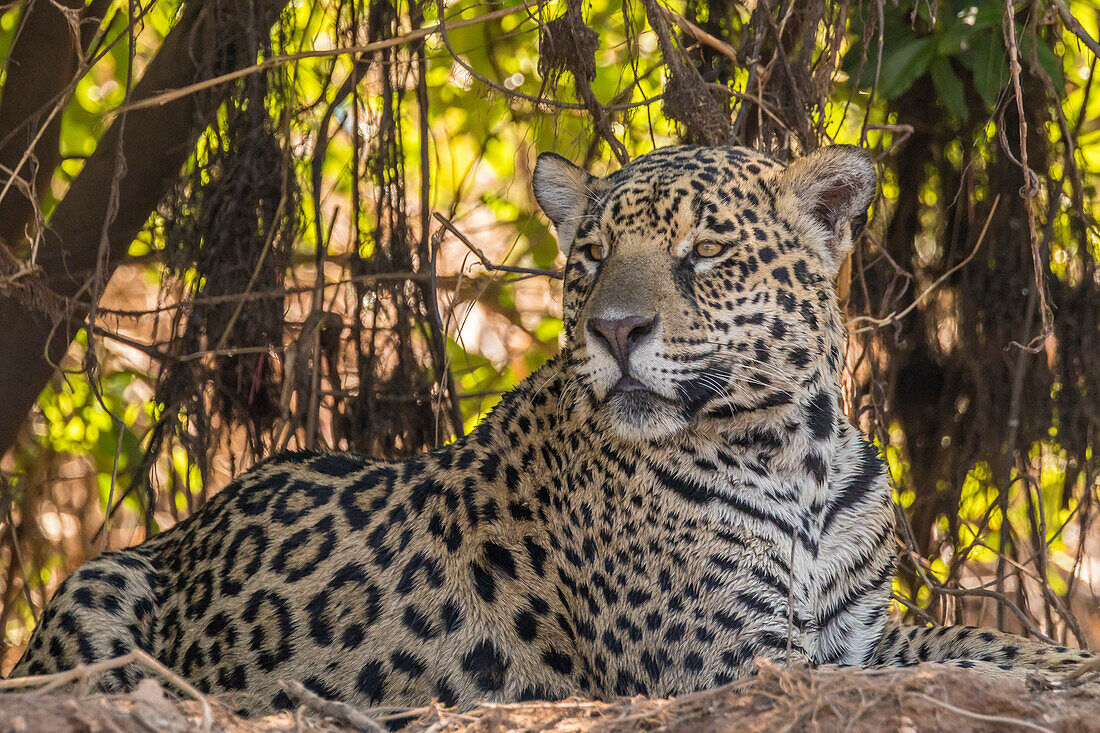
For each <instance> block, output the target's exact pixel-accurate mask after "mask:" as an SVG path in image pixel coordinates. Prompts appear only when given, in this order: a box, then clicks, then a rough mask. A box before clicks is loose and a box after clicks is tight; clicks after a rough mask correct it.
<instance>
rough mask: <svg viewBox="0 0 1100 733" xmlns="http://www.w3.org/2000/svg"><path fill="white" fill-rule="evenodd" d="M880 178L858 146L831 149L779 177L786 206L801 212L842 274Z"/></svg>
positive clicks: (814, 154) (821, 150) (797, 213)
mask: <svg viewBox="0 0 1100 733" xmlns="http://www.w3.org/2000/svg"><path fill="white" fill-rule="evenodd" d="M876 182H877V177H876V174H875V165H874V163H872V162H871V156H870V155H868V154H867V151H865V150H864V149H863V148H859V147H856V146H855V145H830V146H828V147H824V148H818V149H817V150H815V151H814V152H812V153H810V154H809V155H806V156H804V157H802V158H799V159H798V160H796V161H795V162H793V163H791V164H790V165H789V166H787V169H786V170H784V171H783V172H782V173H780V174H779V185H780V191H781V194H780V201H781V205H783V204H786V205H787V206H790V207H792V208H794V209H795V211H794V212H791V213H794V215H795V216H797V217H799V218H800V219H801V220H802V221H803V222H805V223H806V224H808V225H809V228H810V230H811V232H812V233H813V234H816V235H818V236H817V237H815V238H818V239H819V240H820V241H821V242H822V243H823V244H824V245H825V250H826V251H825V252H824V254H825V255H826V259H827V261H829V262H830V264H831V265H832V266H833V268H834V270H839V269H840V266H841V264H842V263H843V262H844V258H845V257H846V256H847V255H848V252H849V251H850V250H851V249H852V243H853V242H854V241H855V239H856V238H857V237H858V236H859V234H860V232H862V231H863V227H864V225H865V224H866V223H867V207H868V206H870V205H871V201H872V200H873V199H874V197H875V190H876Z"/></svg>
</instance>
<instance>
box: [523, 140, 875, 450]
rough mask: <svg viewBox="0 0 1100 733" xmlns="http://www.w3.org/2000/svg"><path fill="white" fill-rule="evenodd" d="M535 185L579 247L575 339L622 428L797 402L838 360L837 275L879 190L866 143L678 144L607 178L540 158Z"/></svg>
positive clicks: (571, 342) (572, 300) (662, 433)
mask: <svg viewBox="0 0 1100 733" xmlns="http://www.w3.org/2000/svg"><path fill="white" fill-rule="evenodd" d="M533 185H534V191H535V196H536V198H537V200H538V202H539V205H540V206H541V207H542V209H543V211H545V212H546V215H547V216H549V217H550V219H551V220H552V221H553V222H554V225H555V227H556V229H557V235H558V244H559V246H560V247H561V249H562V251H563V252H564V253H565V254H566V255H567V264H566V271H565V297H564V299H565V303H564V311H565V338H566V345H565V349H566V350H567V351H568V352H569V358H571V359H572V360H573V361H574V362H575V363H576V364H577V369H578V371H579V376H580V377H581V379H582V380H583V381H584V382H585V383H586V384H587V386H588V387H589V388H590V389H591V391H592V393H593V394H594V396H595V398H596V400H597V401H598V402H599V403H600V406H601V407H600V409H601V412H602V413H603V415H604V417H605V418H606V419H607V420H608V421H609V423H610V425H611V426H612V428H613V429H614V430H615V431H616V432H617V433H618V434H619V435H620V436H621V437H623V438H626V439H635V440H642V439H658V438H662V437H667V436H670V435H673V434H675V433H677V432H679V431H681V430H683V429H684V428H685V427H687V425H689V424H690V423H691V422H692V421H693V420H696V419H700V418H704V417H718V418H721V417H723V416H733V415H737V414H742V413H752V412H754V411H758V410H766V409H768V408H773V407H778V406H780V405H784V404H787V403H790V402H794V401H799V400H801V399H802V398H803V393H804V392H806V391H807V390H809V389H811V388H812V387H813V385H815V384H816V383H818V382H820V380H821V378H822V376H823V375H826V374H827V373H829V372H834V373H835V372H836V371H838V370H839V368H840V362H841V351H842V344H843V328H842V325H841V321H840V313H839V309H838V307H837V304H836V295H835V290H834V285H833V283H834V279H835V277H836V275H837V271H838V269H839V268H840V266H841V263H842V262H843V261H844V258H845V256H846V255H847V254H848V251H849V250H850V249H851V247H852V241H853V238H854V237H855V236H858V233H859V230H860V229H861V228H862V226H863V224H864V222H865V221H866V211H867V207H868V205H869V204H870V202H871V199H872V197H873V195H874V192H875V169H874V166H873V164H872V163H871V160H870V158H869V156H868V155H867V154H866V153H865V152H864V151H863V150H861V149H859V148H856V147H852V146H847V145H835V146H831V147H825V148H821V149H819V150H817V151H816V152H814V153H811V154H810V155H807V156H805V157H803V158H801V159H799V160H797V161H795V162H794V163H792V164H791V165H790V166H787V167H784V166H783V165H782V164H780V163H778V162H776V161H775V160H773V159H771V158H769V157H767V156H765V155H762V154H760V153H757V152H754V151H752V150H748V149H746V148H735V147H725V148H696V147H672V148H664V149H660V150H656V151H654V152H652V153H649V154H647V155H644V156H642V157H640V158H638V159H636V160H634V161H633V162H631V163H630V164H629V165H627V166H625V167H624V168H622V169H621V170H619V171H617V172H615V173H613V174H611V175H609V176H607V177H606V178H597V177H594V176H592V175H589V174H588V173H587V172H585V171H584V170H582V169H581V168H578V167H577V166H575V165H573V164H572V163H570V162H568V161H567V160H565V159H564V158H562V157H560V156H558V155H555V154H553V153H544V154H543V155H541V156H540V157H539V160H538V164H537V166H536V167H535V173H534V180H533Z"/></svg>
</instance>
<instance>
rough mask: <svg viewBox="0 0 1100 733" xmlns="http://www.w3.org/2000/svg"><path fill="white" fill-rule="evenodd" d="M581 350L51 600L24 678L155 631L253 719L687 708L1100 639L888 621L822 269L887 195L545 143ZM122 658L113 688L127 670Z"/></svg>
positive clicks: (231, 509) (91, 571)
mask: <svg viewBox="0 0 1100 733" xmlns="http://www.w3.org/2000/svg"><path fill="white" fill-rule="evenodd" d="M534 183H535V193H536V196H537V198H538V199H539V201H540V203H541V204H542V206H543V208H544V210H545V211H546V212H547V213H548V215H549V216H550V217H551V219H552V220H553V221H554V223H555V225H556V226H557V229H558V234H559V242H560V244H561V245H562V248H563V250H565V251H566V252H567V254H568V259H567V265H566V280H565V302H564V310H565V344H564V346H563V349H562V352H561V354H560V355H559V356H558V357H557V358H555V359H553V360H552V361H551V362H550V363H548V364H547V365H546V366H545V367H543V368H542V369H541V370H539V371H538V372H537V373H536V374H534V375H532V376H531V377H530V378H529V379H528V380H526V381H525V382H524V383H523V384H521V385H520V386H518V387H517V388H516V389H514V390H512V391H511V392H509V393H508V394H506V395H505V396H504V397H503V399H502V400H501V402H500V404H499V405H498V406H497V407H496V409H494V410H493V412H492V414H491V415H489V416H488V417H487V418H486V419H485V420H484V421H483V422H482V423H481V424H480V425H479V426H478V427H477V429H476V430H475V431H474V432H473V433H472V434H470V435H468V436H466V437H464V438H461V439H459V440H457V441H455V442H454V443H452V444H450V445H448V446H446V447H444V448H440V449H439V450H436V451H434V452H432V453H429V454H427V455H423V456H419V457H416V458H412V459H410V460H407V461H402V462H393V463H383V462H378V461H372V460H368V459H366V458H363V457H360V456H355V455H349V454H323V453H306V452H299V453H289V454H283V455H279V456H276V457H274V458H271V459H269V460H267V461H265V462H263V463H262V464H260V465H258V466H257V467H256V468H254V469H253V470H251V471H249V472H248V473H246V474H245V475H243V476H241V477H240V478H238V479H237V480H236V481H234V482H233V483H232V484H230V485H229V486H228V487H227V488H226V489H224V490H223V491H221V492H220V493H219V494H217V495H216V496H215V497H214V498H213V499H212V500H211V501H210V502H209V503H208V504H207V505H206V506H205V507H204V508H203V509H202V510H200V511H199V512H197V513H196V514H195V515H194V516H192V517H191V518H190V519H188V520H186V521H184V522H182V523H180V524H179V525H177V526H176V527H174V528H173V529H171V530H169V531H167V532H165V533H163V534H161V535H159V536H157V537H154V538H153V539H151V540H149V541H147V542H145V543H144V544H142V545H140V546H138V547H135V548H132V549H129V550H125V551H122V552H115V553H111V554H107V555H103V556H101V557H99V558H97V559H95V560H92V561H90V562H88V563H86V564H85V565H84V566H83V567H82V568H81V569H79V570H78V571H77V572H76V573H75V574H74V575H73V576H72V577H71V578H69V579H68V580H67V581H66V582H65V583H64V584H63V585H62V587H61V588H60V589H59V590H58V592H57V593H56V595H55V597H54V599H53V601H52V602H51V604H50V605H49V607H48V608H47V610H46V611H45V613H44V614H43V616H42V619H41V621H40V623H39V625H38V628H37V629H36V631H35V633H34V636H33V638H32V640H31V643H30V646H29V648H28V650H27V652H26V654H25V655H24V657H23V659H22V661H21V662H20V663H19V665H18V666H17V668H16V670H15V674H17V675H23V674H41V673H46V672H53V671H56V670H60V669H63V668H68V667H71V666H73V665H75V664H77V663H81V662H93V661H96V660H101V659H104V658H109V657H113V656H116V655H120V654H122V653H125V652H126V651H127V650H129V649H132V648H135V647H140V648H142V649H145V650H146V651H148V652H149V653H151V654H153V655H154V656H156V657H157V658H159V659H161V660H162V661H163V662H164V663H165V664H167V665H168V666H170V667H171V668H173V669H175V670H177V671H178V672H179V673H180V674H182V675H183V676H184V677H186V678H188V679H189V680H191V681H193V682H194V683H195V685H196V686H197V687H198V688H199V689H201V690H204V691H207V692H233V693H237V697H236V699H238V700H239V701H240V707H242V708H243V709H245V710H248V711H251V712H263V711H267V710H270V709H273V708H281V707H285V706H287V705H288V704H289V700H288V699H287V697H286V696H285V695H284V694H283V693H282V692H281V691H280V687H279V685H278V681H279V680H291V679H295V680H299V681H301V682H303V683H304V684H305V685H306V686H307V687H309V688H311V689H312V690H314V691H315V692H317V693H319V694H321V695H324V696H325V697H329V698H337V699H341V700H346V701H348V702H351V703H354V704H356V705H375V704H379V703H385V704H401V705H417V704H421V703H426V702H427V701H429V700H431V699H433V698H438V699H439V700H441V701H442V702H443V703H444V704H446V705H460V706H468V705H471V704H472V703H474V702H475V701H478V700H497V701H509V700H523V699H528V698H561V697H565V696H568V695H583V696H586V697H593V698H608V697H611V696H616V695H635V694H644V695H651V696H666V695H675V694H678V693H684V692H689V691H692V690H697V689H700V688H706V687H711V686H714V685H720V684H723V683H725V682H730V681H732V680H737V679H740V678H743V677H745V676H746V675H748V674H750V673H751V671H752V669H753V659H754V658H755V657H758V656H764V657H770V658H773V659H776V660H780V661H786V660H803V661H808V662H811V663H814V664H847V665H908V664H913V663H916V662H917V661H945V660H951V659H954V660H957V661H958V662H959V663H960V664H962V665H964V666H969V665H993V666H994V667H995V666H996V665H1007V666H1010V667H1012V668H1014V669H1016V668H1019V669H1023V668H1033V667H1037V668H1047V669H1052V668H1053V669H1057V668H1060V667H1063V666H1067V665H1072V664H1076V663H1077V661H1078V660H1079V659H1081V658H1086V657H1087V656H1088V655H1087V653H1084V652H1075V651H1070V650H1066V649H1061V648H1054V647H1045V646H1043V645H1040V644H1036V643H1034V642H1029V641H1026V640H1024V639H1021V638H1018V637H1013V636H1011V635H1007V634H1002V633H998V632H992V631H986V630H975V629H967V628H961V627H946V628H927V629H925V628H918V627H911V628H904V627H899V626H897V625H894V624H890V623H888V622H887V606H888V602H889V599H890V589H891V578H892V577H893V574H894V553H893V549H892V548H893V546H894V524H893V517H894V513H893V512H894V508H893V505H892V504H891V498H890V492H889V487H888V484H887V480H886V475H885V472H884V470H883V465H882V462H881V460H880V459H879V456H878V454H877V452H876V450H875V448H874V447H873V446H872V445H870V444H869V443H868V442H867V441H866V440H864V439H863V437H862V436H861V435H860V434H859V433H858V431H857V430H856V429H855V428H854V427H853V426H852V425H851V424H850V423H849V422H848V421H847V420H846V419H845V417H844V415H843V413H842V412H841V408H840V405H839V393H840V391H839V382H838V380H839V373H840V368H841V362H842V349H843V343H844V330H843V327H842V324H841V320H840V314H839V311H838V308H837V305H836V302H835V295H834V293H833V286H832V282H833V279H834V277H835V274H836V272H837V269H838V267H839V265H840V263H841V262H842V260H843V258H844V257H845V255H846V254H847V251H848V250H849V249H850V247H851V243H852V238H853V234H854V233H855V231H856V230H858V228H859V227H860V226H862V221H863V217H864V215H865V212H866V209H867V206H868V205H869V203H870V200H871V198H872V195H873V193H874V188H875V175H874V170H873V167H872V166H871V163H870V161H869V159H868V158H867V156H866V155H865V154H864V153H863V152H861V151H859V150H858V149H855V148H850V147H844V146H836V147H831V148H825V149H822V150H820V151H818V152H816V153H814V154H812V155H810V156H808V157H806V158H804V159H802V160H800V161H798V162H796V163H794V164H793V165H791V166H790V167H789V168H786V169H784V168H783V167H782V166H781V165H780V164H778V163H777V162H775V161H774V160H772V159H770V158H767V157H765V156H763V155H760V154H758V153H754V152H751V151H749V150H745V149H740V148H713V149H702V148H690V147H680V148H668V149H663V150H659V151H656V152H654V153H651V154H649V155H646V156H643V157H641V158H639V159H638V160H636V161H634V162H633V163H631V164H630V165H628V166H626V167H624V168H623V169H622V170H620V171H618V172H617V173H614V174H612V175H610V176H608V177H607V178H603V179H599V178H594V177H592V176H589V175H588V174H587V173H585V172H584V171H582V170H580V169H579V168H576V167H574V166H572V165H571V164H569V163H567V162H566V161H565V160H564V159H562V158H559V157H556V156H543V157H542V158H541V159H540V162H539V165H538V167H537V168H536V171H535V179H534ZM139 674H140V670H138V669H120V670H116V671H114V672H111V673H109V674H108V675H107V676H106V677H105V678H104V679H103V681H102V683H101V684H102V685H103V686H104V687H105V688H107V689H124V688H127V687H129V686H131V685H133V683H134V682H135V680H136V678H137V676H138V675H139Z"/></svg>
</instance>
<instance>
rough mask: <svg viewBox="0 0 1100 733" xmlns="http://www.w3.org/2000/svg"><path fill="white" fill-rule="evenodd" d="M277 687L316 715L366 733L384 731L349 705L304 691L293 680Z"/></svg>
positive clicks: (298, 683)
mask: <svg viewBox="0 0 1100 733" xmlns="http://www.w3.org/2000/svg"><path fill="white" fill-rule="evenodd" d="M279 686H280V687H282V688H283V692H285V693H286V694H287V695H289V696H290V697H291V699H293V700H295V701H296V702H298V703H299V704H300V705H302V706H303V707H306V708H309V709H310V710H312V711H313V712H315V713H317V714H318V715H323V716H325V717H326V718H332V719H333V720H336V721H337V722H339V723H341V724H343V725H350V726H351V727H352V728H355V729H356V730H360V731H366V733H384V731H385V730H386V729H385V728H383V727H382V726H381V725H379V724H378V723H376V722H375V721H374V720H372V719H371V718H368V717H367V716H366V715H363V713H361V712H359V711H358V710H356V709H355V708H353V707H352V706H351V705H348V704H347V703H344V702H340V701H338V700H326V699H325V698H323V697H321V696H320V695H318V694H316V693H314V692H311V691H310V690H308V689H306V687H305V685H303V684H302V683H301V682H296V681H294V680H291V681H289V682H282V681H280V682H279Z"/></svg>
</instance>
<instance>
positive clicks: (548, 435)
mask: <svg viewBox="0 0 1100 733" xmlns="http://www.w3.org/2000/svg"><path fill="white" fill-rule="evenodd" d="M839 394H840V390H839V385H838V383H837V380H835V379H830V378H829V376H828V375H827V374H826V375H825V376H822V377H820V378H819V379H817V380H815V381H814V382H812V383H810V384H809V385H807V387H806V388H805V389H804V390H801V391H800V392H799V393H798V394H790V395H787V396H786V398H785V399H783V400H780V401H779V402H780V403H779V404H772V405H770V406H768V407H766V408H761V409H757V410H746V411H738V412H736V413H735V414H733V415H732V416H723V417H710V418H705V419H700V420H696V421H695V422H693V423H692V424H691V425H690V426H689V427H688V428H687V429H686V430H684V431H682V432H680V433H678V434H677V435H675V436H673V437H672V438H667V439H664V440H654V441H649V442H639V441H627V440H623V439H621V438H619V437H618V436H617V435H616V433H615V432H614V431H613V430H611V428H610V427H609V426H608V424H607V422H606V418H605V417H604V416H603V415H602V413H601V411H600V409H599V404H598V403H597V402H596V400H595V398H594V397H593V396H592V394H591V392H590V391H589V390H588V389H587V388H585V387H584V386H583V383H582V382H581V380H580V378H579V377H578V376H577V375H576V373H575V372H574V370H573V369H572V368H571V364H570V361H569V357H568V355H567V354H563V355H560V356H558V357H556V358H555V359H553V360H551V361H550V362H548V363H547V364H546V365H545V366H544V367H543V368H542V369H540V370H539V371H538V372H536V373H535V374H533V375H532V376H531V377H530V378H528V379H527V380H526V381H525V382H524V383H523V384H521V385H520V386H519V387H517V388H516V389H515V390H512V391H511V392H509V393H508V394H507V395H505V397H504V398H503V399H502V400H501V402H500V404H499V405H497V407H496V408H495V409H494V410H493V412H492V413H491V414H490V415H489V416H487V417H486V419H485V420H484V421H483V422H482V424H481V425H479V427H478V428H477V430H476V431H475V433H474V434H472V435H471V436H470V439H471V440H474V441H475V442H477V443H480V444H482V445H485V446H486V447H488V448H489V450H491V451H495V452H505V451H506V452H508V453H510V454H512V455H517V454H518V455H519V456H520V458H521V463H523V464H524V465H529V469H528V470H536V466H535V465H534V463H532V462H537V463H538V464H544V465H539V466H538V467H537V468H538V470H539V471H546V470H548V471H550V472H551V473H558V474H561V475H564V474H567V473H568V472H569V471H571V470H576V469H577V467H578V466H580V465H586V464H589V465H601V466H602V465H604V464H606V463H607V461H606V460H605V459H608V458H610V459H611V460H612V462H618V465H619V467H620V469H621V470H620V471H618V474H619V475H620V476H623V477H629V476H630V475H633V472H634V471H635V470H637V469H646V468H648V469H649V470H651V471H653V472H655V473H656V474H658V475H660V476H665V477H668V479H669V480H672V481H675V480H677V479H680V480H685V481H688V482H689V483H690V485H691V486H696V487H701V488H700V489H699V490H700V491H704V492H709V493H713V494H714V495H715V496H720V495H722V494H726V493H728V492H744V491H746V490H748V489H746V487H749V488H751V487H759V488H760V490H761V491H765V492H767V494H768V496H769V497H771V498H774V499H775V500H783V502H784V503H788V504H790V503H793V504H794V505H796V506H797V505H800V506H803V507H809V506H812V505H815V504H818V505H819V504H820V503H821V502H822V501H824V497H825V493H826V492H827V487H828V479H829V473H830V470H831V468H832V467H834V466H836V465H838V464H843V462H844V456H845V454H846V453H847V452H850V451H852V450H855V449H856V446H855V444H854V442H853V438H854V437H858V436H857V434H856V431H855V429H854V428H853V427H852V426H851V424H850V423H848V421H847V420H846V419H845V417H844V415H843V413H842V412H841V410H840V404H839ZM548 480H553V478H552V477H551V478H549V479H548ZM623 488H627V489H629V487H623Z"/></svg>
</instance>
